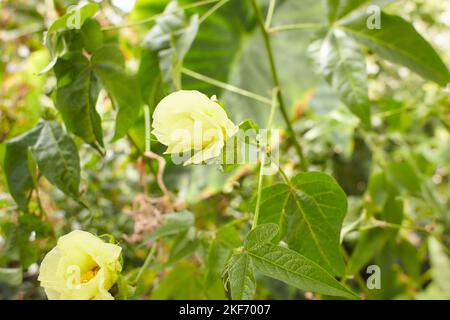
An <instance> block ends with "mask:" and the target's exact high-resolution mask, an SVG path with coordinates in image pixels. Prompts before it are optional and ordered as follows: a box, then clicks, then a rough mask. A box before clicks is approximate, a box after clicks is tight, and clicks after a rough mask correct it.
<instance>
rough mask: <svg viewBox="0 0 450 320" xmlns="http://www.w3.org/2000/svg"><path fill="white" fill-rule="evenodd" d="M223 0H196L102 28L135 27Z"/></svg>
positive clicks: (104, 29)
mask: <svg viewBox="0 0 450 320" xmlns="http://www.w3.org/2000/svg"><path fill="white" fill-rule="evenodd" d="M219 1H221V0H202V1H198V2H194V3H191V4H188V5H185V6H181V7H180V8H178V9H176V10H172V11H170V12H163V13H159V14H155V15H154V16H151V17H149V18H147V19H143V20H139V21H135V22H132V23H129V24H123V25H118V26H109V27H105V28H102V30H103V31H111V30H117V29H124V28H131V27H135V26H140V25H143V24H147V23H150V22H153V21H155V20H156V19H158V18H159V17H164V16H166V15H169V14H173V13H176V12H180V11H182V10H187V9H192V8H197V7H201V6H205V5H208V4H211V3H216V2H219Z"/></svg>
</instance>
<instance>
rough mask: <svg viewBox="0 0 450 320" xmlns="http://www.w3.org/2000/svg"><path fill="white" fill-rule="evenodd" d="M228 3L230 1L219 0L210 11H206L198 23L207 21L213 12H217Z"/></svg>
mask: <svg viewBox="0 0 450 320" xmlns="http://www.w3.org/2000/svg"><path fill="white" fill-rule="evenodd" d="M228 1H230V0H221V1H219V2H218V3H216V4H215V5H214V6H213V7H212V8H211V9H209V10H208V11H206V12H205V13H204V14H203V15H202V16H201V17H200V20H199V23H203V22H204V21H205V20H206V19H208V17H209V16H210V15H212V14H213V13H214V12H216V11H217V10H219V9H220V8H221V7H222V6H223V5H224V4H226V3H227V2H228Z"/></svg>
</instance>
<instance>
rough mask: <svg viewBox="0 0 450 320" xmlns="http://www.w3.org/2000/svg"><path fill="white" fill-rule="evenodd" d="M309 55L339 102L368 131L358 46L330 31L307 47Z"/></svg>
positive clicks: (364, 76)
mask: <svg viewBox="0 0 450 320" xmlns="http://www.w3.org/2000/svg"><path fill="white" fill-rule="evenodd" d="M309 53H310V56H311V58H312V59H313V60H314V62H315V64H316V67H317V69H318V71H319V72H320V73H321V74H322V75H323V76H324V77H325V78H326V79H327V81H328V83H329V84H330V86H331V87H332V88H333V89H334V91H335V92H336V94H337V95H338V96H339V98H340V100H341V101H342V102H343V103H345V104H346V105H347V106H348V107H349V108H350V110H351V111H352V112H353V113H354V114H355V115H356V116H358V117H359V119H361V122H362V123H363V124H364V125H365V126H366V127H370V124H371V123H370V103H369V96H368V86H367V72H366V61H365V58H364V55H363V53H362V50H361V48H360V46H359V45H358V43H356V42H355V41H354V40H353V39H352V38H350V37H349V36H347V35H346V34H345V33H344V32H342V31H341V30H333V29H332V30H330V31H329V32H328V33H327V34H326V35H325V36H324V37H320V39H318V40H316V41H314V42H313V43H312V44H311V45H310V47H309Z"/></svg>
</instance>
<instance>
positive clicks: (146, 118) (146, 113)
mask: <svg viewBox="0 0 450 320" xmlns="http://www.w3.org/2000/svg"><path fill="white" fill-rule="evenodd" d="M144 121H145V151H150V148H151V138H150V131H151V128H150V125H151V124H150V121H151V120H150V107H149V106H148V105H147V104H146V105H144Z"/></svg>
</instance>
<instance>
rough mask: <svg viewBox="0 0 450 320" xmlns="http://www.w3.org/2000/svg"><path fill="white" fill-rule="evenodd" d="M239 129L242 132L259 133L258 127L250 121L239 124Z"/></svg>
mask: <svg viewBox="0 0 450 320" xmlns="http://www.w3.org/2000/svg"><path fill="white" fill-rule="evenodd" d="M239 129H240V130H242V131H247V130H253V131H255V132H258V131H259V127H258V125H257V124H256V123H255V122H254V121H253V120H252V119H246V120H244V121H242V122H241V123H240V124H239Z"/></svg>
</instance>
